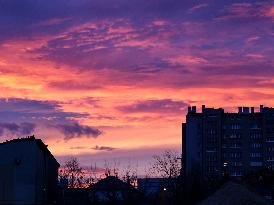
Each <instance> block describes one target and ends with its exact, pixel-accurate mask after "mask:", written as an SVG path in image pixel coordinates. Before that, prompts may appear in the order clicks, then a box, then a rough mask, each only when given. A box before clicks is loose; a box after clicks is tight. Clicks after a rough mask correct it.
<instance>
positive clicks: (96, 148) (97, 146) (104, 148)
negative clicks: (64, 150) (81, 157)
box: [70, 145, 116, 152]
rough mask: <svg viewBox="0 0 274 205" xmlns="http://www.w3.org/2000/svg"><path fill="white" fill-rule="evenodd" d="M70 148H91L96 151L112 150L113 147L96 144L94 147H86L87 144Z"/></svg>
mask: <svg viewBox="0 0 274 205" xmlns="http://www.w3.org/2000/svg"><path fill="white" fill-rule="evenodd" d="M70 149H78V150H79V149H80V150H81V149H93V150H97V151H108V152H109V151H113V150H114V149H116V148H114V147H109V146H99V145H96V146H95V147H88V146H76V147H70Z"/></svg>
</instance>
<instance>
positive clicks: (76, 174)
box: [59, 157, 85, 188]
mask: <svg viewBox="0 0 274 205" xmlns="http://www.w3.org/2000/svg"><path fill="white" fill-rule="evenodd" d="M59 177H60V179H63V180H64V179H65V180H67V182H68V188H81V187H83V186H85V179H84V172H83V169H82V167H80V163H79V162H78V159H77V158H75V157H72V158H70V159H69V160H67V161H66V162H65V164H64V166H63V167H62V168H61V170H60V171H59Z"/></svg>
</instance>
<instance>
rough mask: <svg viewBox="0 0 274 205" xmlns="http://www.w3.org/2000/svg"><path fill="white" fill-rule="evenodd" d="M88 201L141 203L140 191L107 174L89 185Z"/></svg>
mask: <svg viewBox="0 0 274 205" xmlns="http://www.w3.org/2000/svg"><path fill="white" fill-rule="evenodd" d="M89 198H90V202H91V203H92V204H94V205H103V204H104V205H107V204H109V205H114V204H115V205H127V204H132V205H134V204H141V203H142V197H141V194H140V192H139V191H138V190H137V189H136V188H134V187H133V186H132V185H130V184H128V183H125V182H123V181H122V180H120V179H118V178H117V177H115V176H108V177H106V178H104V179H102V180H100V181H98V182H97V183H96V184H94V185H91V186H90V191H89Z"/></svg>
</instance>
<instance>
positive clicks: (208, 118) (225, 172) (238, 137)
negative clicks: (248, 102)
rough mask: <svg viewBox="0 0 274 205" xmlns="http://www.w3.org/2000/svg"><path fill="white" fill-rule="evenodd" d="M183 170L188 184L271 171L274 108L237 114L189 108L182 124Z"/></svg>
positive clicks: (245, 110) (244, 110)
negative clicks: (266, 170)
mask: <svg viewBox="0 0 274 205" xmlns="http://www.w3.org/2000/svg"><path fill="white" fill-rule="evenodd" d="M183 167H184V168H183V169H184V170H183V171H184V175H185V177H186V178H185V179H187V180H188V183H189V184H192V185H193V183H194V184H195V183H201V182H213V183H214V182H216V181H220V180H222V179H223V178H224V177H225V176H227V177H232V178H234V177H235V178H241V177H243V176H246V175H248V174H252V173H255V172H257V171H259V170H262V169H270V170H274V108H268V107H263V105H261V106H260V109H259V111H258V112H255V109H254V107H251V108H249V107H239V110H238V113H227V112H224V109H222V108H219V109H214V108H206V107H205V106H204V105H203V106H202V112H197V110H196V106H193V107H189V108H188V113H187V116H186V123H183Z"/></svg>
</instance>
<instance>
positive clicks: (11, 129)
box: [0, 122, 36, 136]
mask: <svg viewBox="0 0 274 205" xmlns="http://www.w3.org/2000/svg"><path fill="white" fill-rule="evenodd" d="M35 127H36V125H35V124H34V123H28V122H23V123H20V124H17V123H14V122H13V123H8V122H5V123H0V135H1V136H3V135H4V134H11V135H15V136H26V135H30V134H33V132H34V129H35Z"/></svg>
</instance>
